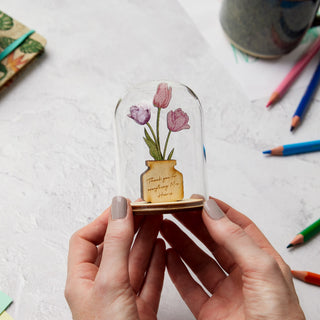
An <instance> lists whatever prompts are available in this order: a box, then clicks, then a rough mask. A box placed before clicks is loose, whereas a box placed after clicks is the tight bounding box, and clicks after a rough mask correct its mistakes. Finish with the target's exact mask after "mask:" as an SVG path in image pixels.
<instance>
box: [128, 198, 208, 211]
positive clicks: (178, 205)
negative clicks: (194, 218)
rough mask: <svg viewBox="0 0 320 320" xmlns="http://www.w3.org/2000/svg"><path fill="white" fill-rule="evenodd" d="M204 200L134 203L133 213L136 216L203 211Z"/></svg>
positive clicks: (132, 204) (132, 205)
mask: <svg viewBox="0 0 320 320" xmlns="http://www.w3.org/2000/svg"><path fill="white" fill-rule="evenodd" d="M203 202H204V200H203V199H185V200H180V201H174V202H159V203H149V202H145V201H140V202H132V203H131V207H132V211H133V213H134V214H136V215H144V214H145V215H147V214H166V213H177V212H184V211H191V210H202V207H203Z"/></svg>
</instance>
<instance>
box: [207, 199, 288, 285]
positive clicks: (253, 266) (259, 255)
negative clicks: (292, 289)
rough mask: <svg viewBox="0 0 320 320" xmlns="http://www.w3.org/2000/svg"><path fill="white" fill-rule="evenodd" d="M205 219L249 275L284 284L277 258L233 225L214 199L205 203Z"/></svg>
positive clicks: (217, 238)
mask: <svg viewBox="0 0 320 320" xmlns="http://www.w3.org/2000/svg"><path fill="white" fill-rule="evenodd" d="M202 216H203V221H204V223H205V225H206V226H207V228H208V231H209V233H210V234H211V236H212V237H213V238H214V239H215V241H216V242H217V243H218V244H220V245H221V246H222V247H224V248H225V249H226V250H227V251H228V252H229V253H230V254H231V255H232V256H233V258H234V260H235V262H236V263H237V264H238V265H239V267H240V269H241V271H242V272H243V274H244V275H245V276H250V277H253V276H254V277H255V276H262V277H269V278H270V281H274V282H277V281H283V277H282V273H281V270H280V268H279V265H278V264H277V263H276V261H275V259H274V258H273V257H271V256H270V255H269V254H267V253H266V252H265V251H263V250H261V248H260V247H259V246H258V245H257V244H256V243H255V242H254V240H253V239H252V238H251V237H250V236H249V235H248V234H247V233H246V232H245V231H244V230H243V229H242V228H241V227H240V226H239V225H237V224H235V223H233V222H232V221H231V220H230V219H229V218H228V217H227V216H226V215H225V214H224V212H223V211H222V210H221V209H220V207H219V206H218V205H217V203H216V202H215V201H214V200H213V199H209V200H208V201H206V202H205V204H204V210H203V214H202Z"/></svg>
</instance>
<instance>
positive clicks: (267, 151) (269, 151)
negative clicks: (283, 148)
mask: <svg viewBox="0 0 320 320" xmlns="http://www.w3.org/2000/svg"><path fill="white" fill-rule="evenodd" d="M262 153H263V154H271V150H266V151H262Z"/></svg>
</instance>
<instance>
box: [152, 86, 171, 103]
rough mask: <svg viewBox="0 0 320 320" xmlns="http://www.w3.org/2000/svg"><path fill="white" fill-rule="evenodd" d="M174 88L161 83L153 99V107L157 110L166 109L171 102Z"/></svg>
mask: <svg viewBox="0 0 320 320" xmlns="http://www.w3.org/2000/svg"><path fill="white" fill-rule="evenodd" d="M171 95H172V88H171V87H170V88H169V87H168V84H167V83H160V84H159V85H158V88H157V92H156V94H155V95H154V98H153V105H154V106H155V107H157V108H162V109H165V108H166V107H167V106H168V105H169V102H170V100H171Z"/></svg>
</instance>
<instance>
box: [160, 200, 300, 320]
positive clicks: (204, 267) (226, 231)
mask: <svg viewBox="0 0 320 320" xmlns="http://www.w3.org/2000/svg"><path fill="white" fill-rule="evenodd" d="M175 217H176V218H177V219H178V220H179V221H180V222H181V223H182V224H183V225H184V226H185V227H186V228H188V229H189V230H190V231H191V232H192V233H193V234H194V235H195V236H196V237H197V238H198V239H199V240H200V241H202V242H203V243H204V245H205V246H206V247H207V248H208V249H209V251H210V252H211V253H212V255H213V257H214V258H215V259H216V261H215V260H214V259H213V258H212V257H211V256H210V255H208V254H206V253H205V252H204V251H202V250H201V249H200V248H199V247H198V246H197V245H196V244H195V243H194V242H193V241H192V240H191V239H190V238H189V237H188V236H187V235H186V234H185V233H184V232H183V231H182V230H181V229H180V228H178V226H177V225H176V224H174V223H173V222H172V221H169V220H165V221H164V222H163V225H162V230H161V233H162V235H163V237H164V238H165V239H166V240H167V241H168V242H169V244H170V245H171V247H172V249H169V250H168V251H167V268H168V272H169V275H170V277H171V279H172V282H173V283H174V285H175V286H176V288H177V289H178V291H179V293H180V295H181V297H182V298H183V299H184V301H185V302H186V304H187V305H188V307H189V308H190V310H191V312H192V313H193V315H194V316H195V317H196V318H197V319H206V320H208V319H212V320H213V319H223V320H228V319H233V320H234V319H237V320H239V319H246V320H257V319H268V320H289V319H290V320H303V319H305V317H304V314H303V312H302V309H301V307H300V305H299V301H298V298H297V295H296V292H295V289H294V286H293V281H292V276H291V271H290V268H289V267H288V265H287V264H286V263H285V262H284V261H283V260H282V258H281V257H280V255H279V254H278V253H277V252H276V250H275V249H274V248H273V247H272V246H271V244H270V243H269V241H268V240H267V239H266V238H265V236H264V235H263V234H262V232H261V231H260V230H259V229H258V228H257V226H256V225H255V224H254V223H253V222H252V221H251V220H250V219H249V218H247V217H246V216H244V215H243V214H241V213H240V212H238V211H236V210H235V209H233V208H231V207H230V206H228V205H227V204H225V203H223V202H222V201H219V200H216V201H214V200H213V199H210V200H208V201H206V202H205V206H204V210H203V212H202V213H196V212H194V213H191V214H185V213H179V214H176V215H175ZM181 258H182V259H183V260H184V261H185V263H186V264H187V265H188V266H189V267H190V268H191V270H192V271H193V272H194V273H195V275H196V276H197V277H198V279H199V280H200V282H201V283H202V285H203V286H204V287H205V288H206V289H207V291H208V292H209V293H210V294H209V295H208V294H207V293H206V292H205V290H204V289H203V288H202V287H201V286H200V285H199V284H198V283H197V282H196V281H195V280H194V279H193V278H192V277H191V275H190V273H189V272H188V270H187V268H186V267H185V265H184V263H183V262H182V261H181ZM217 262H218V263H217Z"/></svg>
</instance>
